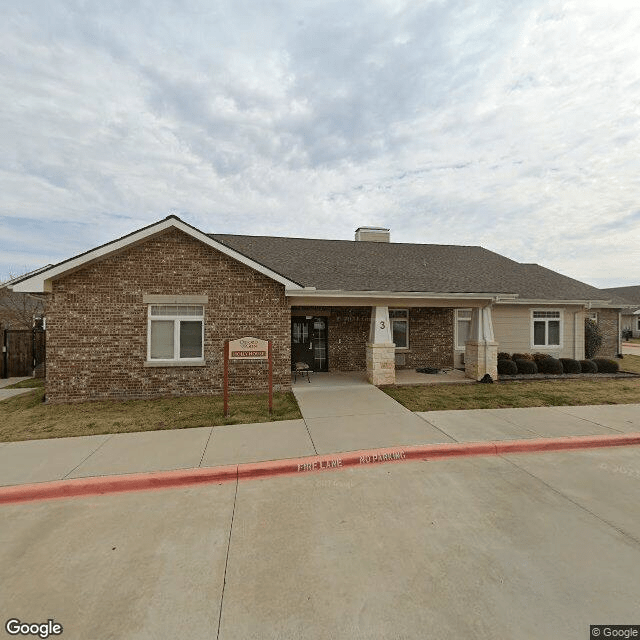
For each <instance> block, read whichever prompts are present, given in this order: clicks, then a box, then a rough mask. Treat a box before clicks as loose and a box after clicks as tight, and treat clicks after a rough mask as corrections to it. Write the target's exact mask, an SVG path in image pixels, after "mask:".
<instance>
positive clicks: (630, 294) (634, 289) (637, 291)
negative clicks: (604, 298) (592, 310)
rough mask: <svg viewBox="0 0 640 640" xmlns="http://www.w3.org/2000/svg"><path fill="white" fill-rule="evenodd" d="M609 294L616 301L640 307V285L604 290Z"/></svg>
mask: <svg viewBox="0 0 640 640" xmlns="http://www.w3.org/2000/svg"><path fill="white" fill-rule="evenodd" d="M602 291H605V292H606V293H608V294H611V295H612V296H614V297H615V298H616V299H619V300H624V301H625V302H627V303H629V304H637V305H638V306H640V285H635V286H631V287H610V288H609V289H602Z"/></svg>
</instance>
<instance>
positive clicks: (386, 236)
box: [356, 227, 391, 242]
mask: <svg viewBox="0 0 640 640" xmlns="http://www.w3.org/2000/svg"><path fill="white" fill-rule="evenodd" d="M356 242H391V232H390V231H389V229H385V228H384V227H358V228H357V229H356Z"/></svg>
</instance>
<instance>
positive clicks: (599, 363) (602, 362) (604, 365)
mask: <svg viewBox="0 0 640 640" xmlns="http://www.w3.org/2000/svg"><path fill="white" fill-rule="evenodd" d="M593 361H594V362H595V364H596V367H598V373H618V369H620V365H619V364H618V363H617V362H616V361H615V360H608V359H607V358H594V359H593Z"/></svg>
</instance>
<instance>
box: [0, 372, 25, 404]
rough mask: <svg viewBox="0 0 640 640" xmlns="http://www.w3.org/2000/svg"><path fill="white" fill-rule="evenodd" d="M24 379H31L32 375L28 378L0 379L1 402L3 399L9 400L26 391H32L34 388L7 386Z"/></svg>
mask: <svg viewBox="0 0 640 640" xmlns="http://www.w3.org/2000/svg"><path fill="white" fill-rule="evenodd" d="M23 380H31V377H30V376H29V377H26V378H2V379H0V402H2V401H3V400H8V399H9V398H13V397H15V396H21V395H23V394H25V393H31V392H32V391H33V389H7V387H9V386H11V385H12V384H16V383H18V382H22V381H23Z"/></svg>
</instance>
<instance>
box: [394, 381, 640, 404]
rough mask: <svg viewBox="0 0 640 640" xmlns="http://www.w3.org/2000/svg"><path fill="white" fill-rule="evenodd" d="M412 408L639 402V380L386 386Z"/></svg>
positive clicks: (399, 399)
mask: <svg viewBox="0 0 640 640" xmlns="http://www.w3.org/2000/svg"><path fill="white" fill-rule="evenodd" d="M384 391H385V392H386V393H388V394H389V395H390V396H391V397H392V398H394V399H395V400H397V401H398V402H400V403H401V404H403V405H404V406H405V407H407V409H410V410H411V411H442V410H447V409H504V408H511V407H545V406H561V405H581V404H630V403H633V404H635V403H640V379H639V378H635V379H633V378H631V379H626V380H625V379H611V378H597V379H592V380H548V381H546V380H545V381H535V382H533V381H532V382H526V381H523V382H521V381H515V380H514V381H513V382H505V383H498V384H469V385H432V386H429V387H415V386H411V387H409V386H407V387H387V388H386V389H384Z"/></svg>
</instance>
